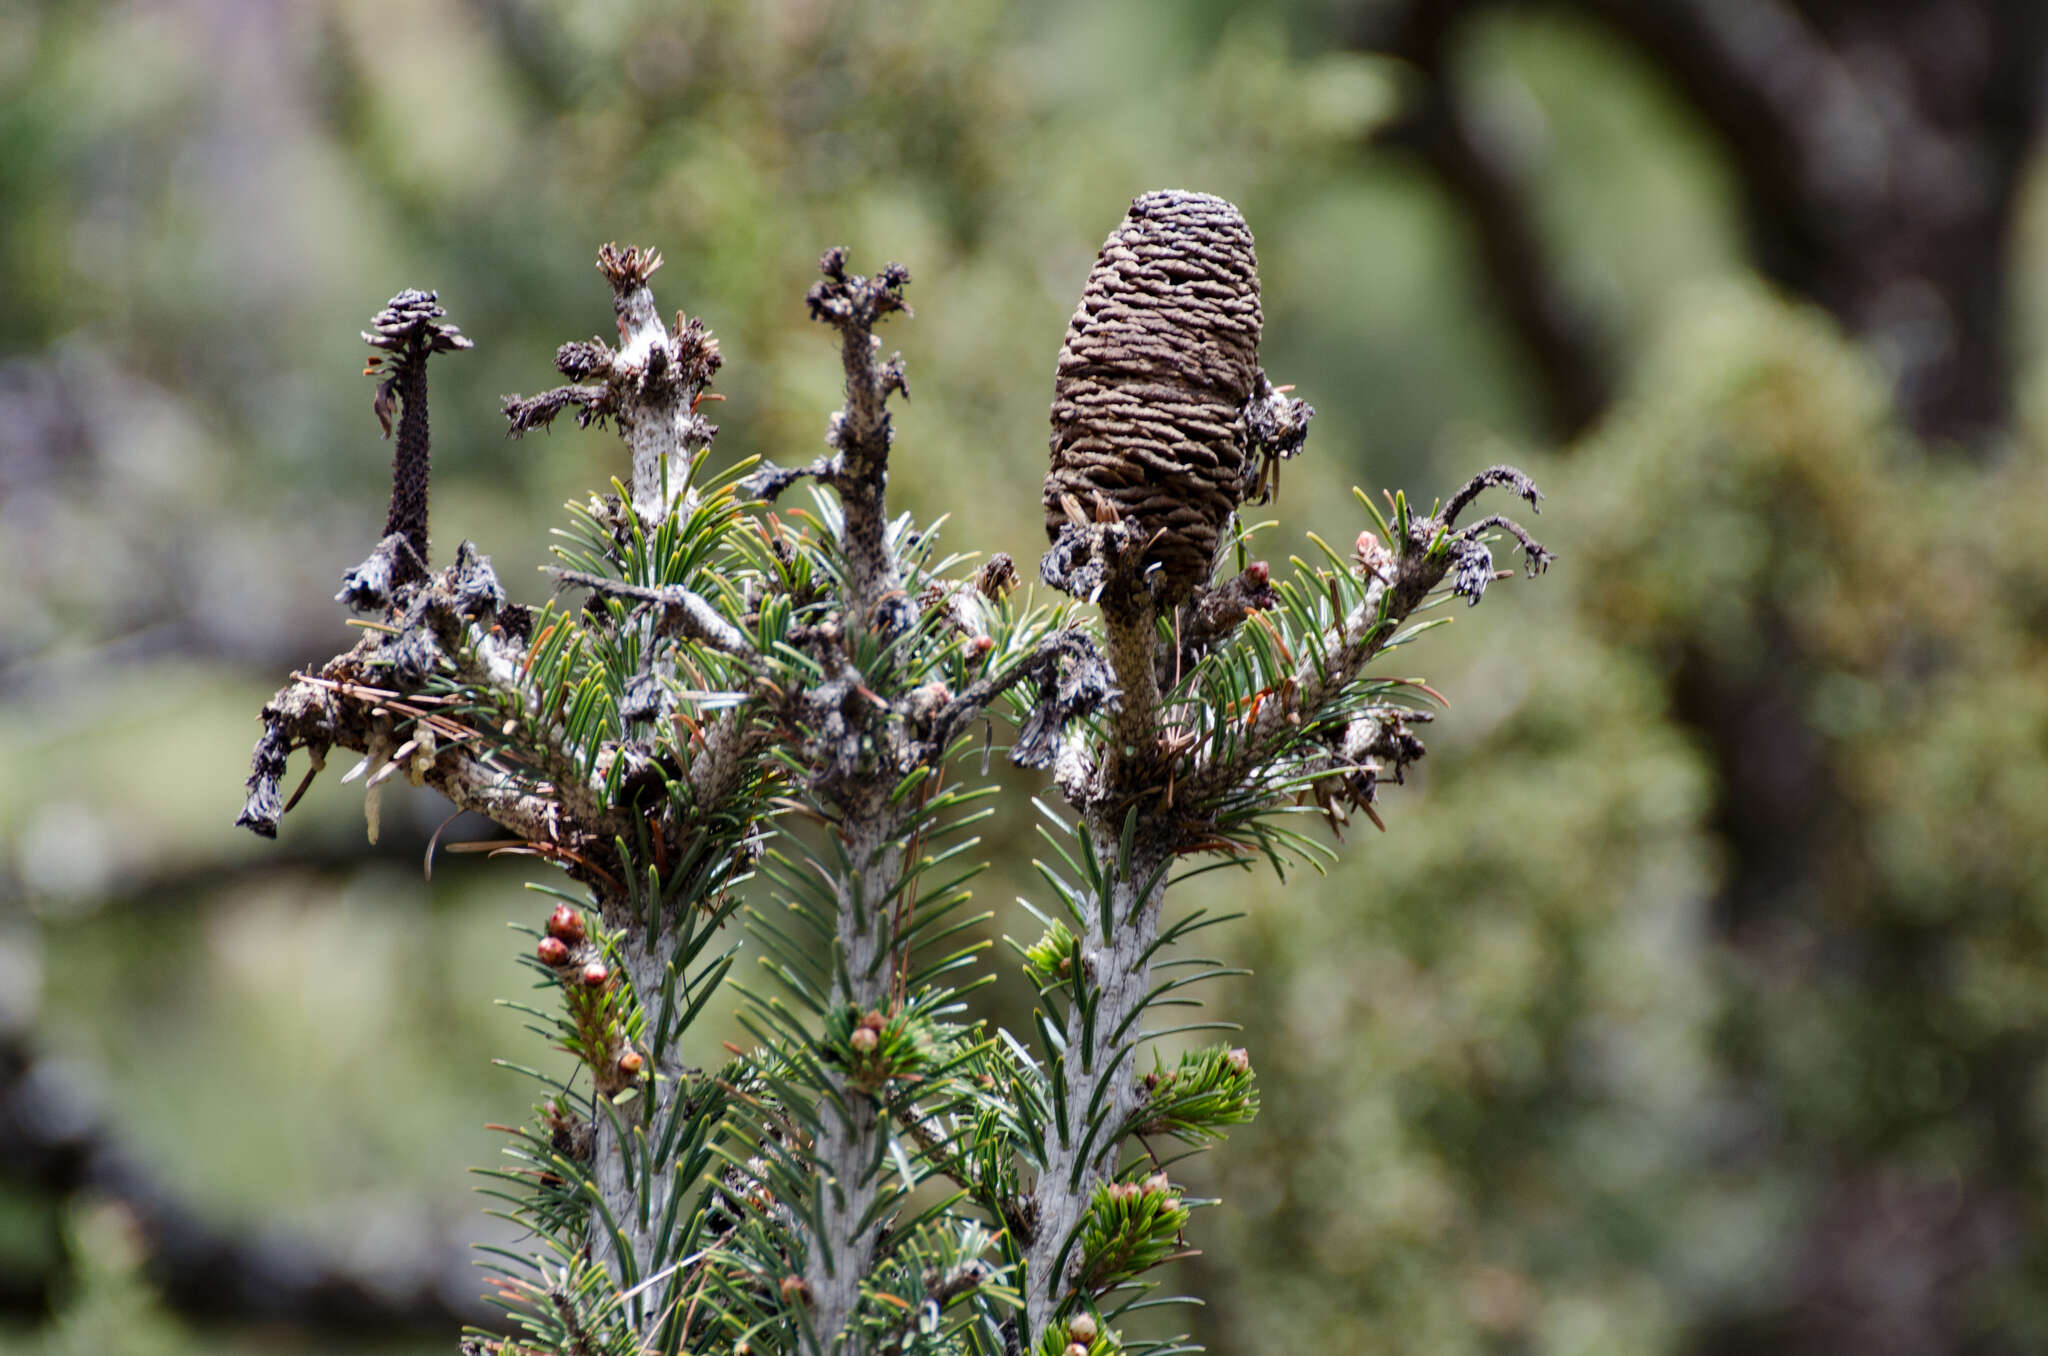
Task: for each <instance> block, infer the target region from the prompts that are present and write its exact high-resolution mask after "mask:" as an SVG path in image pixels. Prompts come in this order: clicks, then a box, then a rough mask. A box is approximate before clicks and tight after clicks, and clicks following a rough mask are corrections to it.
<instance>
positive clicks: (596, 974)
mask: <svg viewBox="0 0 2048 1356" xmlns="http://www.w3.org/2000/svg"><path fill="white" fill-rule="evenodd" d="M611 977H612V972H611V971H610V970H607V969H606V968H605V964H604V962H603V961H592V962H591V963H590V964H588V965H586V966H584V967H583V982H584V983H585V984H588V985H589V986H590V987H591V988H593V989H601V988H603V987H604V986H605V984H606V983H608V982H609V981H610V979H611Z"/></svg>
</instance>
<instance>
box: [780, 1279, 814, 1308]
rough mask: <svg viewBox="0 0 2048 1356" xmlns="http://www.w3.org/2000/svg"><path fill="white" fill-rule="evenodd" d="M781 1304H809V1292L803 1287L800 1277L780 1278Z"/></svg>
mask: <svg viewBox="0 0 2048 1356" xmlns="http://www.w3.org/2000/svg"><path fill="white" fill-rule="evenodd" d="M782 1302H783V1303H784V1304H809V1303H810V1302H811V1292H810V1290H809V1289H808V1288H807V1287H805V1285H804V1283H803V1280H802V1279H801V1278H800V1277H796V1276H784V1277H783V1278H782Z"/></svg>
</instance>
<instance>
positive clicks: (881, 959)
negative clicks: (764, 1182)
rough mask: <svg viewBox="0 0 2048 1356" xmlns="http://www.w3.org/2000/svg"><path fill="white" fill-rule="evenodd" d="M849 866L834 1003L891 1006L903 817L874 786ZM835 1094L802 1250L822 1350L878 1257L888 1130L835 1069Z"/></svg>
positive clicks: (824, 1124) (855, 818)
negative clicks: (870, 1217) (810, 1231)
mask: <svg viewBox="0 0 2048 1356" xmlns="http://www.w3.org/2000/svg"><path fill="white" fill-rule="evenodd" d="M846 823H847V825H848V841H847V844H846V849H847V856H848V858H849V859H850V860H851V861H852V862H853V864H854V870H853V872H852V874H851V875H850V876H848V877H846V878H844V879H842V880H841V881H840V883H839V890H838V900H837V903H838V935H837V937H836V938H835V947H836V949H837V951H838V953H839V957H838V958H839V960H840V961H841V963H842V965H843V968H842V969H840V970H839V971H838V973H837V975H836V977H835V980H834V983H833V998H834V1001H835V1002H838V1003H841V1004H848V1005H851V1006H854V1007H857V1008H859V1009H860V1010H861V1011H863V1012H871V1011H874V1010H876V1009H879V1008H883V1007H885V1006H887V1004H888V1002H889V1000H890V997H891V990H892V987H893V985H894V982H895V978H896V973H895V970H896V967H895V963H894V958H893V957H892V955H891V954H890V948H891V942H892V940H893V938H894V933H895V929H894V927H893V926H892V925H891V921H890V919H889V917H888V916H887V914H886V910H887V909H888V908H889V907H890V904H889V897H890V895H891V893H892V892H893V891H894V890H895V889H896V886H897V884H898V882H899V881H900V880H901V878H902V874H903V848H902V843H901V838H900V836H899V835H898V833H897V829H898V827H899V826H898V823H897V816H896V815H895V814H893V813H891V811H890V808H889V803H888V797H887V795H886V794H885V793H882V792H878V791H871V792H869V793H868V794H867V795H866V796H864V797H863V799H862V801H861V803H859V804H858V805H856V806H854V807H852V812H850V813H849V814H848V815H847V817H846ZM832 1081H833V1091H834V1093H835V1094H836V1096H834V1097H829V1098H826V1099H825V1101H824V1102H823V1103H822V1104H821V1105H820V1107H819V1119H820V1123H821V1127H820V1130H819V1132H818V1141H817V1144H816V1145H815V1146H814V1154H815V1157H816V1159H817V1163H818V1172H819V1177H820V1180H819V1184H818V1193H819V1215H820V1217H821V1223H822V1226H823V1231H822V1233H821V1234H820V1235H819V1236H818V1237H816V1238H814V1239H812V1240H811V1246H810V1248H809V1250H808V1252H807V1254H806V1256H805V1258H804V1285H805V1288H806V1289H807V1291H808V1292H809V1295H810V1301H811V1306H812V1308H811V1315H812V1328H813V1330H814V1331H815V1333H816V1334H817V1338H818V1342H819V1344H820V1349H821V1351H823V1352H831V1351H833V1350H835V1349H836V1348H837V1347H838V1338H839V1335H840V1333H841V1330H842V1329H844V1328H845V1326H846V1322H847V1320H848V1318H850V1317H851V1316H852V1314H853V1310H854V1306H855V1304H856V1303H858V1302H859V1299H860V1283H861V1280H862V1278H863V1277H864V1276H866V1275H867V1273H868V1271H869V1269H870V1267H871V1266H872V1264H873V1262H874V1256H875V1246H876V1243H877V1242H878V1241H879V1237H880V1234H879V1228H878V1226H877V1225H875V1224H874V1223H870V1224H868V1226H867V1227H866V1229H865V1230H862V1229H861V1221H862V1220H863V1219H865V1218H866V1217H867V1214H868V1212H869V1211H870V1210H872V1209H873V1208H874V1205H875V1201H876V1199H877V1197H878V1193H879V1191H880V1189H881V1186H880V1178H879V1174H878V1172H877V1168H878V1166H879V1165H880V1162H881V1159H882V1153H881V1150H882V1148H883V1140H884V1139H885V1138H886V1136H887V1135H888V1134H889V1133H890V1132H889V1127H888V1125H887V1123H886V1122H885V1120H884V1118H883V1117H882V1114H881V1111H880V1108H878V1107H877V1106H876V1104H875V1100H874V1098H873V1096H872V1095H870V1094H868V1093H866V1092H863V1091H861V1090H860V1089H859V1088H856V1087H853V1086H851V1085H850V1084H849V1082H848V1081H847V1079H846V1077H845V1076H844V1075H843V1074H838V1073H835V1074H833V1075H832Z"/></svg>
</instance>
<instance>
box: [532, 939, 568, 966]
mask: <svg viewBox="0 0 2048 1356" xmlns="http://www.w3.org/2000/svg"><path fill="white" fill-rule="evenodd" d="M533 954H534V955H536V956H538V957H540V963H541V964H542V965H567V964H568V963H569V945H568V943H566V942H564V941H563V940H562V939H561V938H560V937H543V938H541V939H540V945H538V946H536V947H534V948H533Z"/></svg>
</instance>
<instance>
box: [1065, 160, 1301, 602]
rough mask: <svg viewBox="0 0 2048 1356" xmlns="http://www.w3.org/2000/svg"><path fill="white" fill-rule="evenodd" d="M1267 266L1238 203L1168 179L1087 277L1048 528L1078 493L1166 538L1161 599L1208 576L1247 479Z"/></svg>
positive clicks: (1154, 556)
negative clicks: (1248, 417)
mask: <svg viewBox="0 0 2048 1356" xmlns="http://www.w3.org/2000/svg"><path fill="white" fill-rule="evenodd" d="M1260 324H1261V319H1260V312H1259V272H1258V259H1257V257H1256V256H1255V255H1254V254H1253V252H1252V233H1251V230H1250V228H1248V227H1247V226H1246V225H1245V223H1244V217H1243V216H1242V215H1240V214H1239V212H1238V210H1237V209H1236V208H1235V207H1233V206H1231V205H1230V204H1229V203H1227V202H1225V201H1224V200H1223V199H1221V198H1215V197H1210V196H1209V195H1208V194H1206V193H1186V192H1181V191H1179V190H1173V189H1169V190H1164V191H1160V192H1155V193H1147V194H1145V195H1143V196H1142V197H1139V198H1136V199H1134V200H1133V201H1132V203H1131V210H1130V212H1129V213H1128V214H1127V215H1126V216H1125V217H1124V219H1123V223H1122V224H1121V225H1119V226H1118V227H1117V228H1116V230H1115V231H1113V232H1111V234H1110V237H1109V239H1108V240H1107V241H1106V242H1104V244H1103V246H1102V253H1101V254H1100V255H1098V256H1097V258H1096V260H1095V268H1094V271H1093V272H1091V273H1090V274H1089V275H1088V286H1087V288H1086V290H1085V291H1083V292H1082V294H1081V304H1080V306H1079V307H1078V308H1077V309H1076V310H1075V311H1074V318H1073V320H1072V321H1071V322H1070V323H1069V324H1068V326H1067V340H1066V343H1065V345H1064V346H1062V347H1061V349H1060V361H1059V368H1058V372H1057V376H1056V379H1055V382H1054V386H1053V403H1052V470H1051V471H1050V472H1049V473H1048V474H1047V475H1046V478H1045V510H1046V512H1045V530H1046V535H1047V536H1048V537H1057V536H1058V534H1059V530H1060V527H1061V525H1062V524H1063V523H1065V522H1067V521H1069V515H1068V513H1067V509H1066V504H1067V502H1068V500H1069V497H1071V500H1072V502H1074V503H1076V504H1078V505H1080V506H1081V509H1082V511H1083V512H1084V513H1085V514H1086V515H1087V516H1088V517H1090V518H1096V519H1099V518H1101V517H1102V516H1103V511H1104V509H1105V508H1107V509H1109V510H1113V511H1114V514H1115V515H1116V516H1120V517H1122V518H1124V519H1132V520H1135V521H1136V524H1137V526H1138V527H1139V529H1140V530H1141V532H1142V533H1143V535H1144V536H1145V537H1147V538H1151V537H1155V536H1156V538H1157V539H1156V540H1155V541H1154V542H1153V544H1152V545H1151V547H1150V548H1149V551H1148V553H1147V557H1146V564H1147V565H1148V566H1149V565H1152V564H1155V563H1156V564H1157V565H1159V567H1160V569H1161V573H1162V576H1163V578H1162V579H1161V580H1160V581H1159V583H1158V584H1157V585H1156V586H1155V594H1156V596H1157V597H1158V598H1159V600H1160V601H1161V603H1162V604H1165V605H1171V604H1173V603H1177V602H1179V601H1180V600H1181V599H1182V598H1185V597H1186V596H1187V593H1188V591H1189V589H1190V588H1192V587H1193V585H1194V584H1196V583H1197V582H1199V581H1200V580H1201V579H1203V578H1204V577H1206V575H1207V574H1208V571H1209V564H1210V561H1211V560H1212V559H1213V558H1214V556H1215V552H1216V540H1217V536H1218V534H1219V533H1220V532H1221V531H1222V529H1223V525H1224V523H1225V521H1226V520H1227V519H1228V518H1229V516H1230V513H1231V511H1232V510H1233V509H1235V508H1236V506H1237V503H1238V500H1239V498H1240V497H1241V495H1242V493H1243V487H1244V463H1245V448H1244V444H1243V442H1242V437H1243V435H1242V433H1241V432H1240V427H1239V422H1238V412H1239V411H1240V410H1241V409H1243V407H1244V404H1245V402H1246V400H1248V399H1249V398H1250V397H1251V394H1252V390H1253V386H1254V383H1255V382H1256V380H1257V377H1258V371H1259V332H1260Z"/></svg>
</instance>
